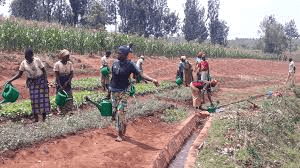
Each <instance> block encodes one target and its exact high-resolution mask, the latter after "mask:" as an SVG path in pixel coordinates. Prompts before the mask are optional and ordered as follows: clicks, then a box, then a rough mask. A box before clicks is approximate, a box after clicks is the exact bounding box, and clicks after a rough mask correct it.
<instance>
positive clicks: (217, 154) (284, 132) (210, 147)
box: [196, 97, 300, 167]
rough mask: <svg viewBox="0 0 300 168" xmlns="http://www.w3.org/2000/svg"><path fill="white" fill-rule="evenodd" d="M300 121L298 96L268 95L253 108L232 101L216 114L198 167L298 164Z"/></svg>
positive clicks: (198, 161)
mask: <svg viewBox="0 0 300 168" xmlns="http://www.w3.org/2000/svg"><path fill="white" fill-rule="evenodd" d="M226 111H228V112H226ZM299 121H300V101H299V99H298V98H294V97H280V98H273V99H265V100H264V101H262V102H261V104H260V110H256V111H252V112H251V111H249V109H248V108H247V104H243V103H239V104H236V105H231V106H230V107H227V109H225V113H219V114H216V115H215V117H214V118H213V121H212V127H211V129H210V132H209V138H208V139H207V141H206V145H205V147H204V149H203V150H202V151H201V152H200V155H199V158H198V160H197V162H196V167H297V166H298V165H300V161H299V159H297V158H300V153H299V149H300V148H299V145H300V138H299V137H300V136H299V135H300V129H299V128H300V122H299Z"/></svg>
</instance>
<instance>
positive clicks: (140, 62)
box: [134, 55, 145, 83]
mask: <svg viewBox="0 0 300 168" xmlns="http://www.w3.org/2000/svg"><path fill="white" fill-rule="evenodd" d="M144 60H145V57H144V56H143V55H142V56H140V58H139V59H138V61H137V62H136V66H137V68H138V69H139V70H140V71H141V72H143V64H144ZM134 78H135V79H136V83H140V81H141V80H143V78H142V77H141V75H138V76H135V75H134Z"/></svg>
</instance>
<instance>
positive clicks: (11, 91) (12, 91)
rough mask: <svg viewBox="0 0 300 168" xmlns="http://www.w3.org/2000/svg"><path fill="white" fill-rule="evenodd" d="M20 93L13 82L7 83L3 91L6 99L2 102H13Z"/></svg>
mask: <svg viewBox="0 0 300 168" xmlns="http://www.w3.org/2000/svg"><path fill="white" fill-rule="evenodd" d="M19 95H20V93H19V91H18V90H17V89H16V88H15V87H13V85H12V84H6V85H5V87H4V90H3V92H2V97H3V99H4V100H3V101H2V102H1V103H6V102H10V103H13V102H15V101H16V100H17V99H18V97H19Z"/></svg>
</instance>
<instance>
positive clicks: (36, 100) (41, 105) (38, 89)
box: [6, 48, 74, 122]
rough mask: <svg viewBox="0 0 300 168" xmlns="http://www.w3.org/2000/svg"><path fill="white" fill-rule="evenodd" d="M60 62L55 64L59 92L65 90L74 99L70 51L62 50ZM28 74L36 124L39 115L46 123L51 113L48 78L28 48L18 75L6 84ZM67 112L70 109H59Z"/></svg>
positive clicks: (39, 62)
mask: <svg viewBox="0 0 300 168" xmlns="http://www.w3.org/2000/svg"><path fill="white" fill-rule="evenodd" d="M59 59H60V60H59V61H57V62H56V63H55V64H54V68H53V71H54V72H55V77H56V85H57V87H56V88H57V92H58V91H60V90H61V89H62V90H65V91H66V92H67V93H68V95H69V97H70V98H72V89H71V81H72V78H73V71H74V69H73V65H72V62H70V61H69V60H70V53H69V51H68V50H65V49H64V50H61V51H60V53H59ZM24 72H25V73H26V76H27V80H26V86H27V88H28V89H29V93H30V99H31V108H32V112H33V116H34V120H35V122H38V121H39V115H42V120H43V121H45V119H46V116H47V115H48V113H49V112H50V100H49V86H48V85H49V83H48V76H47V72H46V69H45V66H44V64H43V63H42V61H41V60H40V59H39V58H38V57H34V54H33V50H32V49H31V48H27V49H26V50H25V60H23V61H22V62H21V64H20V67H19V71H18V73H17V74H16V75H15V76H14V77H12V78H11V79H9V80H8V81H7V82H6V83H12V82H13V81H14V80H16V79H18V78H20V77H21V76H22V75H23V73H24ZM72 105H73V103H72V99H71V101H68V102H67V105H66V106H65V108H72ZM59 110H62V111H63V112H66V111H67V110H68V109H59Z"/></svg>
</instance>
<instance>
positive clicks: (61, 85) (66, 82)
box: [53, 49, 74, 115]
mask: <svg viewBox="0 0 300 168" xmlns="http://www.w3.org/2000/svg"><path fill="white" fill-rule="evenodd" d="M59 59H60V61H57V62H56V63H55V64H54V67H53V71H54V72H55V77H56V83H57V86H56V92H59V91H60V90H64V91H66V92H67V93H68V96H69V98H71V99H69V100H68V101H67V102H66V104H65V105H64V107H58V111H59V112H60V114H62V115H64V114H66V113H67V112H68V111H72V108H73V95H72V88H71V81H72V78H73V75H74V68H73V64H72V62H71V61H70V52H69V51H68V50H66V49H63V50H61V51H60V53H59Z"/></svg>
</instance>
